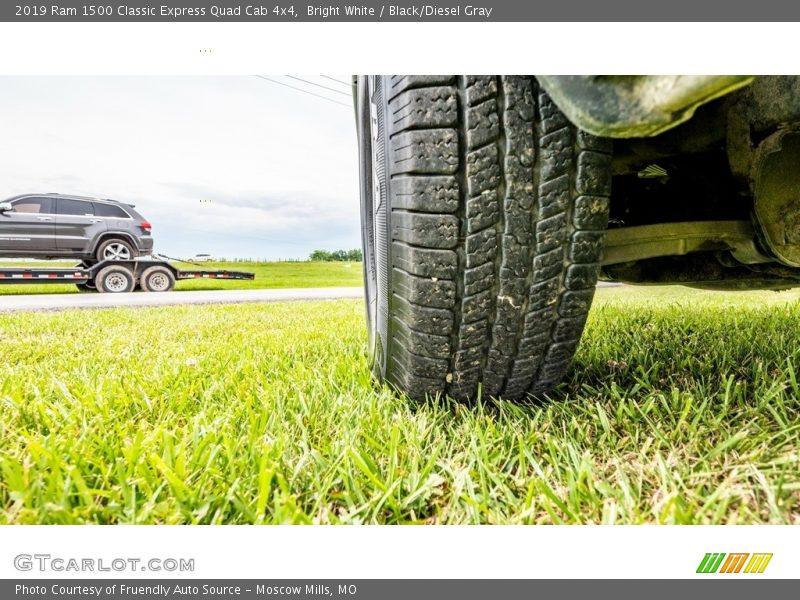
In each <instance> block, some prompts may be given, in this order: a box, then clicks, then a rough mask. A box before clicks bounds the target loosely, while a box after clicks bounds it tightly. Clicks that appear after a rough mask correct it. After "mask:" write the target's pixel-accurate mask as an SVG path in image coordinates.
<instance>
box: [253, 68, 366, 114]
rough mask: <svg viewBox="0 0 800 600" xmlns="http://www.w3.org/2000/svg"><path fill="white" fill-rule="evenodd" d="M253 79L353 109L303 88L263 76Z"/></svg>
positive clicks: (348, 105)
mask: <svg viewBox="0 0 800 600" xmlns="http://www.w3.org/2000/svg"><path fill="white" fill-rule="evenodd" d="M253 77H258V78H259V79H263V80H264V81H269V82H270V83H275V84H277V85H282V86H284V87H287V88H289V89H292V90H297V91H298V92H303V93H304V94H309V95H310V96H316V97H317V98H322V99H323V100H327V101H328V102H333V103H334V104H338V105H340V106H345V107H347V108H353V107H352V106H351V105H350V104H346V103H344V102H339V101H338V100H334V99H333V98H328V97H327V96H323V95H322V94H315V93H314V92H309V91H308V90H304V89H303V88H299V87H295V86H293V85H289V84H288V83H283V82H282V81H277V80H275V79H270V78H269V77H264V76H263V75H254V76H253Z"/></svg>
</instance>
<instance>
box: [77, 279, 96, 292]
mask: <svg viewBox="0 0 800 600" xmlns="http://www.w3.org/2000/svg"><path fill="white" fill-rule="evenodd" d="M75 287H76V288H78V291H79V292H84V293H88V292H96V291H97V287H96V286H95V285H94V282H89V281H87V282H86V283H76V284H75Z"/></svg>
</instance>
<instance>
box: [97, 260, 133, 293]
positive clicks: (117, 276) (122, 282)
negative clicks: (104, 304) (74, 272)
mask: <svg viewBox="0 0 800 600" xmlns="http://www.w3.org/2000/svg"><path fill="white" fill-rule="evenodd" d="M135 283H136V282H135V280H134V278H133V273H131V272H130V271H129V270H128V269H126V268H125V267H121V266H119V265H110V266H108V267H104V268H103V269H101V270H100V272H99V273H98V274H97V276H96V277H95V285H96V286H97V291H99V292H104V293H110V294H122V293H125V292H132V291H133V286H134V285H135Z"/></svg>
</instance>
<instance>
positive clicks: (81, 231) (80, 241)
mask: <svg viewBox="0 0 800 600" xmlns="http://www.w3.org/2000/svg"><path fill="white" fill-rule="evenodd" d="M55 204H56V248H58V251H59V252H60V253H64V252H75V253H77V254H87V253H88V252H89V251H90V249H91V245H92V241H93V240H94V239H95V237H96V236H97V235H98V234H99V233H102V232H103V231H105V230H106V223H105V219H103V218H101V217H96V216H95V214H94V206H93V205H92V203H91V202H89V201H86V200H76V199H74V198H55Z"/></svg>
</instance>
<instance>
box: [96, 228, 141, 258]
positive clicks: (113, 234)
mask: <svg viewBox="0 0 800 600" xmlns="http://www.w3.org/2000/svg"><path fill="white" fill-rule="evenodd" d="M117 239H122V240H125V241H126V242H130V244H131V245H132V246H133V247H134V248H135V249H136V250H138V249H139V244H137V243H136V239H134V237H133V236H132V235H131V234H130V233H125V232H122V231H106V232H103V233H102V234H100V235H99V236H97V240H95V242H94V244H93V245H92V249H91V253H92V254H94V253H95V252H97V249H98V248H99V247H100V244H102V243H103V242H107V241H108V240H117Z"/></svg>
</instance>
